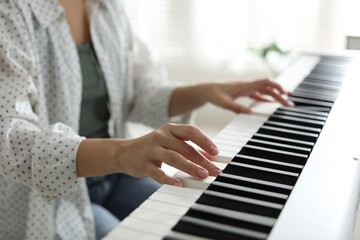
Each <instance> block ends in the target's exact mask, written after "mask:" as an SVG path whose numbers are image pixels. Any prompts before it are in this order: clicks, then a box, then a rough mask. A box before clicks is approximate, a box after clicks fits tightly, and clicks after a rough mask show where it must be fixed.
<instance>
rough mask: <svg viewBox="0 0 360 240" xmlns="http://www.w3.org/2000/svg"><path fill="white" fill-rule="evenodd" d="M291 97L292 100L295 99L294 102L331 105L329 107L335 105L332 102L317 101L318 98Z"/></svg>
mask: <svg viewBox="0 0 360 240" xmlns="http://www.w3.org/2000/svg"><path fill="white" fill-rule="evenodd" d="M289 99H290V100H291V101H293V102H297V103H307V104H311V105H314V106H322V107H329V108H331V107H332V106H333V104H332V103H330V102H324V101H317V100H311V99H306V98H299V97H292V96H290V97H289Z"/></svg>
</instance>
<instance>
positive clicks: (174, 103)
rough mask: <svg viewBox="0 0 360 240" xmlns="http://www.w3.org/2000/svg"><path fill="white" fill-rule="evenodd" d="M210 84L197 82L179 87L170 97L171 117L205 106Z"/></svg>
mask: <svg viewBox="0 0 360 240" xmlns="http://www.w3.org/2000/svg"><path fill="white" fill-rule="evenodd" d="M207 85H209V84H197V85H192V86H184V87H178V88H177V89H175V90H174V92H173V93H172V95H171V99H170V106H169V117H174V116H177V115H181V114H184V113H188V112H191V111H193V110H195V109H197V108H199V107H201V106H203V105H204V104H205V103H206V102H207V100H206V97H205V96H206V89H207Z"/></svg>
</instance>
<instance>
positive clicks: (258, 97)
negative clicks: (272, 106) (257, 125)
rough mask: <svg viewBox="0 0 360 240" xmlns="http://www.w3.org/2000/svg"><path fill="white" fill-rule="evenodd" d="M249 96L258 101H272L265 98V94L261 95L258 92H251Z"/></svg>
mask: <svg viewBox="0 0 360 240" xmlns="http://www.w3.org/2000/svg"><path fill="white" fill-rule="evenodd" d="M250 97H251V98H252V99H254V100H256V101H259V102H272V101H273V100H271V99H269V98H267V97H266V96H263V95H261V94H260V93H258V92H256V93H253V94H251V95H250Z"/></svg>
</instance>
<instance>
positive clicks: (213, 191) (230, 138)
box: [104, 52, 360, 240]
mask: <svg viewBox="0 0 360 240" xmlns="http://www.w3.org/2000/svg"><path fill="white" fill-rule="evenodd" d="M359 61H360V58H359V57H358V56H357V54H355V53H349V52H345V53H341V54H327V53H308V54H301V55H299V57H297V58H296V60H295V61H294V62H293V63H292V64H291V65H290V66H289V67H288V68H287V69H286V70H285V71H284V72H283V73H282V74H280V76H279V77H278V78H277V79H276V81H277V82H279V83H281V84H282V85H283V86H284V87H285V88H286V89H290V90H292V91H293V95H292V96H291V97H290V99H291V100H293V101H294V103H295V107H294V108H287V107H282V106H280V105H279V104H277V103H254V104H253V106H252V110H253V112H254V114H251V115H247V114H239V115H238V116H237V117H236V118H235V119H234V120H233V121H232V122H231V123H230V124H229V125H227V126H226V127H225V128H224V129H223V130H221V131H220V133H219V134H218V135H217V136H216V137H215V138H214V142H215V143H216V144H217V146H218V147H219V150H220V153H219V157H218V159H217V160H216V162H215V163H216V164H217V165H218V166H219V167H220V168H221V169H223V172H222V173H221V174H220V175H219V176H218V177H208V178H207V179H205V180H203V181H200V180H197V179H195V178H192V177H191V176H189V175H188V174H186V173H184V172H181V171H178V172H175V175H176V176H177V177H178V178H180V179H182V181H183V182H184V184H185V187H182V188H181V187H175V186H169V185H163V186H162V187H161V188H160V189H159V190H158V191H157V192H155V193H154V194H153V195H151V196H150V197H149V199H147V200H146V201H145V202H144V203H143V204H142V205H141V206H140V207H138V208H137V209H136V210H135V211H134V212H132V213H131V215H130V216H129V217H127V218H126V219H124V220H123V221H122V222H121V223H120V224H119V226H118V227H117V228H116V229H114V230H113V231H112V232H111V233H110V234H108V235H107V236H106V237H105V238H104V240H123V239H126V240H131V239H136V240H140V239H144V240H161V239H162V240H180V239H181V240H182V239H184V240H186V239H188V240H205V239H224V240H232V239H236V240H242V239H244V240H256V239H268V240H289V239H291V240H304V239H307V240H309V239H317V240H318V239H326V240H332V239H333V240H344V239H353V231H354V223H355V219H356V213H357V207H358V205H359V192H360V159H359V158H360V107H359V108H358V107H356V106H357V104H360V62H359Z"/></svg>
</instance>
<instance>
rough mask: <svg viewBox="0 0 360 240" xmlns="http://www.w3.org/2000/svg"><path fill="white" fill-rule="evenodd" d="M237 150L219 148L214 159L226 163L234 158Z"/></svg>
mask: <svg viewBox="0 0 360 240" xmlns="http://www.w3.org/2000/svg"><path fill="white" fill-rule="evenodd" d="M239 151H240V149H239ZM239 151H236V152H230V151H225V150H220V151H219V155H218V156H217V157H216V161H218V162H224V163H228V162H230V161H231V160H232V159H233V158H234V156H235V155H236V154H237V153H238V152H239Z"/></svg>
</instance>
